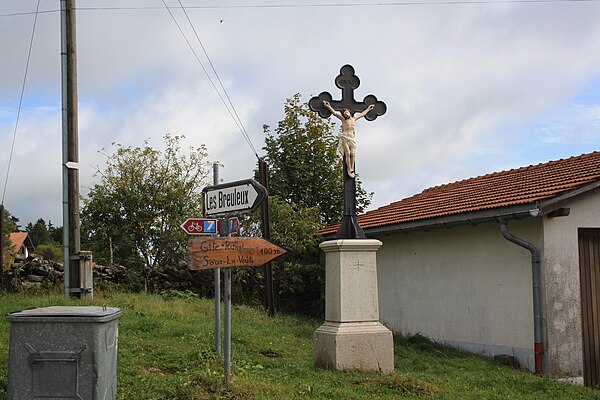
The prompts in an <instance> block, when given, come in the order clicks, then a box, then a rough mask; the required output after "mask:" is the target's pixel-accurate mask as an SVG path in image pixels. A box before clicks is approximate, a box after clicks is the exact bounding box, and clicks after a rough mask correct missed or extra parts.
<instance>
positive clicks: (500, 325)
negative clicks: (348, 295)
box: [377, 218, 542, 369]
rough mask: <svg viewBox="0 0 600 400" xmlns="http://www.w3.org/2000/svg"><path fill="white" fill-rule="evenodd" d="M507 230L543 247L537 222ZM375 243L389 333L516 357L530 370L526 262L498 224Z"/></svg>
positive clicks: (382, 309)
mask: <svg viewBox="0 0 600 400" xmlns="http://www.w3.org/2000/svg"><path fill="white" fill-rule="evenodd" d="M509 230H510V232H511V233H513V234H514V235H516V236H519V237H521V238H523V239H525V240H527V241H530V242H532V243H534V244H535V245H536V246H539V245H540V243H541V241H542V226H541V218H535V219H531V218H528V219H527V220H526V221H511V222H510V223H509ZM378 239H379V240H381V241H382V242H383V246H382V247H381V248H380V250H379V251H378V253H377V265H378V280H379V299H380V317H381V320H382V322H383V323H384V324H385V325H386V326H388V327H389V328H390V329H391V330H392V331H393V332H396V333H401V334H405V335H408V334H417V333H420V334H422V335H425V336H427V337H429V338H431V339H433V340H436V341H440V342H445V343H447V344H451V345H454V346H459V347H463V348H466V349H468V350H471V351H476V352H482V353H485V354H488V355H495V354H510V355H514V356H515V357H517V358H518V359H519V361H520V362H521V365H522V366H523V367H526V368H529V369H533V368H534V359H533V341H534V339H533V305H532V304H533V295H532V283H531V256H530V253H529V251H527V250H525V249H523V248H521V247H519V246H517V245H515V244H513V243H510V242H508V241H507V240H506V239H504V238H503V237H502V234H501V233H500V227H499V225H498V224H497V223H488V224H482V225H478V226H462V227H456V228H453V229H436V230H432V231H430V232H413V233H409V234H403V233H401V234H395V235H391V236H383V237H378Z"/></svg>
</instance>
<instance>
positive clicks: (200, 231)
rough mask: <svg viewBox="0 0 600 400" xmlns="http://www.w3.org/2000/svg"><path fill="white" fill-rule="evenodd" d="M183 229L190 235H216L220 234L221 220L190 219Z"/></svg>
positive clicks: (183, 225)
mask: <svg viewBox="0 0 600 400" xmlns="http://www.w3.org/2000/svg"><path fill="white" fill-rule="evenodd" d="M181 229H183V230H184V231H186V232H187V234H188V235H214V234H217V233H219V220H217V219H206V218H188V219H187V220H186V221H185V222H184V223H183V224H181Z"/></svg>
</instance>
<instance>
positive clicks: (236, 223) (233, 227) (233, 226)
mask: <svg viewBox="0 0 600 400" xmlns="http://www.w3.org/2000/svg"><path fill="white" fill-rule="evenodd" d="M227 224H228V227H229V229H228V230H227V233H229V234H231V235H233V234H236V233H239V232H240V219H239V218H238V217H231V218H229V219H228V220H227Z"/></svg>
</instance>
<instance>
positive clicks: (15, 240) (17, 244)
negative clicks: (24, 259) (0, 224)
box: [10, 232, 27, 251]
mask: <svg viewBox="0 0 600 400" xmlns="http://www.w3.org/2000/svg"><path fill="white" fill-rule="evenodd" d="M25 239H27V232H12V233H11V234H10V242H11V244H12V247H13V250H14V251H19V249H20V248H21V246H23V243H25Z"/></svg>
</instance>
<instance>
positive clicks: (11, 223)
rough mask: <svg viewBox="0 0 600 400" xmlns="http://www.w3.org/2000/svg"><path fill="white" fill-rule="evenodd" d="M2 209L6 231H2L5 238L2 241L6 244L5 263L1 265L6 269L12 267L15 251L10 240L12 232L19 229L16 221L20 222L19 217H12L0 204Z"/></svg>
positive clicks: (0, 216) (1, 216) (1, 233)
mask: <svg viewBox="0 0 600 400" xmlns="http://www.w3.org/2000/svg"><path fill="white" fill-rule="evenodd" d="M0 210H2V213H0V214H1V215H0V218H2V219H3V220H4V231H3V232H0V235H2V239H3V241H2V242H3V244H4V246H3V247H4V249H3V250H4V264H3V265H0V267H1V268H2V271H5V270H6V269H7V268H9V267H10V265H11V264H12V260H13V258H14V254H15V252H14V250H13V248H12V244H11V242H10V233H11V232H17V231H18V229H17V224H16V222H18V221H19V219H18V218H14V217H12V216H11V215H10V213H9V212H8V210H7V209H6V208H4V206H0Z"/></svg>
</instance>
